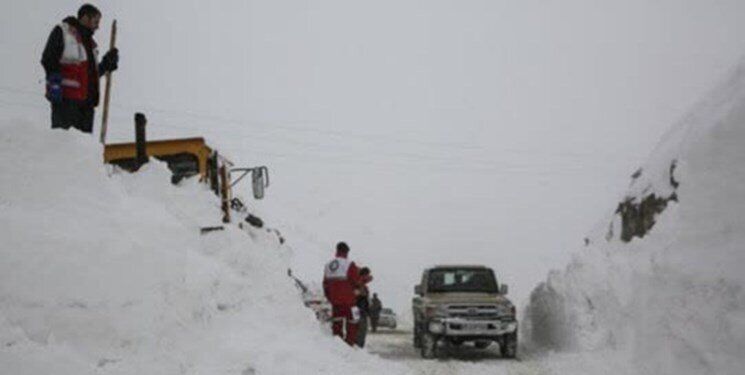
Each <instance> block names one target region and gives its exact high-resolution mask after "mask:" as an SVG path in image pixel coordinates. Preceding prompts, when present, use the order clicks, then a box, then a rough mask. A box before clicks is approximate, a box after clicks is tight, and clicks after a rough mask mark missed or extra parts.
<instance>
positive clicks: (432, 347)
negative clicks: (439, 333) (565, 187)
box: [421, 332, 439, 359]
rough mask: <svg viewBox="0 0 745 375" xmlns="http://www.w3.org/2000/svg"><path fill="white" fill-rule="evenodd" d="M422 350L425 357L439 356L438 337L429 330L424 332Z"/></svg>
mask: <svg viewBox="0 0 745 375" xmlns="http://www.w3.org/2000/svg"><path fill="white" fill-rule="evenodd" d="M421 337H422V339H421V341H422V348H421V349H422V350H421V355H422V358H424V359H433V358H437V355H438V354H439V353H438V350H437V337H436V336H435V335H433V334H431V333H429V332H423V333H422V335H421Z"/></svg>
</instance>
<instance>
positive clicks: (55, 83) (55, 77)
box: [46, 73, 62, 103]
mask: <svg viewBox="0 0 745 375" xmlns="http://www.w3.org/2000/svg"><path fill="white" fill-rule="evenodd" d="M46 97H47V100H49V101H50V102H52V103H59V102H61V101H62V75H60V74H59V73H52V74H50V75H49V77H47V95H46Z"/></svg>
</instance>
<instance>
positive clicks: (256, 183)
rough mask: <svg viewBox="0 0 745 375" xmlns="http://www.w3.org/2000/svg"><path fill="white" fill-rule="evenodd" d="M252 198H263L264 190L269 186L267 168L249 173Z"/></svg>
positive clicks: (260, 168) (255, 169) (258, 168)
mask: <svg viewBox="0 0 745 375" xmlns="http://www.w3.org/2000/svg"><path fill="white" fill-rule="evenodd" d="M251 182H252V184H251V185H252V186H253V193H254V198H256V199H262V198H264V188H266V187H267V186H269V170H268V169H267V167H256V168H254V169H253V173H251Z"/></svg>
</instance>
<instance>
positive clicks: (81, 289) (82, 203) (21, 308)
mask: <svg viewBox="0 0 745 375" xmlns="http://www.w3.org/2000/svg"><path fill="white" fill-rule="evenodd" d="M3 116H5V115H3ZM47 126H48V125H46V124H44V125H43V126H42V125H38V124H32V123H28V122H24V121H22V120H13V119H12V118H0V127H1V128H2V132H1V133H0V144H2V147H0V160H2V162H0V166H1V167H0V179H2V181H1V183H0V238H2V243H1V244H0V373H2V374H13V375H25V374H71V375H72V374H74V375H80V374H151V375H157V374H241V375H247V374H254V373H257V374H301V373H315V374H337V373H344V374H349V373H353V372H354V373H376V372H377V371H380V369H381V368H386V369H388V370H391V369H393V370H394V371H395V372H398V373H401V372H402V371H403V370H402V369H399V370H398V371H397V370H396V369H397V365H396V364H390V363H388V364H385V366H382V365H381V362H382V360H380V359H379V358H377V357H373V356H369V355H367V354H366V353H364V352H362V351H353V350H349V348H348V347H347V346H346V345H345V344H344V343H342V342H341V341H340V340H337V339H335V338H333V337H331V335H330V333H329V332H327V330H326V329H325V328H323V327H321V326H320V325H319V324H318V323H317V322H316V321H315V317H314V315H313V313H312V312H311V311H310V310H308V309H306V308H305V307H304V306H303V305H302V301H301V299H300V296H299V293H298V291H297V290H296V289H295V287H294V285H293V282H292V280H291V279H290V278H289V277H288V275H287V264H288V263H287V260H288V258H289V256H290V250H288V249H286V248H284V247H283V246H281V245H280V244H279V241H278V239H277V237H276V236H275V235H273V234H271V233H267V232H265V231H251V230H249V231H248V232H246V231H243V230H241V229H239V228H238V227H235V226H230V225H229V226H226V229H225V230H224V231H218V232H212V233H210V234H207V235H200V231H199V228H200V227H201V226H208V225H220V224H221V223H220V218H221V214H220V210H219V201H218V199H217V198H216V197H215V196H214V195H213V194H212V193H211V192H210V191H209V190H208V189H207V188H206V186H204V185H202V184H199V183H198V182H196V181H194V180H193V179H192V180H187V181H184V182H182V185H181V186H178V187H174V186H172V185H171V184H170V172H169V171H168V169H167V168H166V166H165V164H163V163H160V162H157V161H154V160H153V161H151V162H150V163H149V164H147V165H146V166H145V167H144V168H143V169H142V170H141V171H140V172H138V173H136V174H129V173H126V172H122V171H117V170H114V169H113V168H111V167H109V166H104V165H103V164H102V162H101V159H102V148H101V146H100V145H99V144H98V143H97V142H96V141H95V140H94V139H93V137H91V136H87V135H83V134H81V133H79V132H77V131H63V130H50V129H48V128H47Z"/></svg>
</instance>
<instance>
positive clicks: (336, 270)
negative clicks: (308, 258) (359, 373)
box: [323, 242, 361, 346]
mask: <svg viewBox="0 0 745 375" xmlns="http://www.w3.org/2000/svg"><path fill="white" fill-rule="evenodd" d="M348 254H349V246H347V244H346V243H344V242H339V243H338V244H337V245H336V257H335V258H334V259H332V260H331V261H330V262H328V263H327V264H326V266H325V267H324V270H323V293H324V295H325V296H326V299H328V300H329V302H330V303H331V317H332V319H333V323H332V330H333V332H334V335H336V336H339V337H342V338H343V339H344V341H346V342H347V344H349V345H350V346H351V345H354V344H355V342H356V340H357V324H358V322H359V309H358V308H357V306H355V304H356V302H357V296H356V295H355V290H356V289H357V288H358V287H359V286H360V285H361V283H360V276H359V270H358V269H357V265H356V264H354V262H352V261H350V260H349V259H347V255H348ZM343 330H345V331H346V334H344V332H342V331H343Z"/></svg>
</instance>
